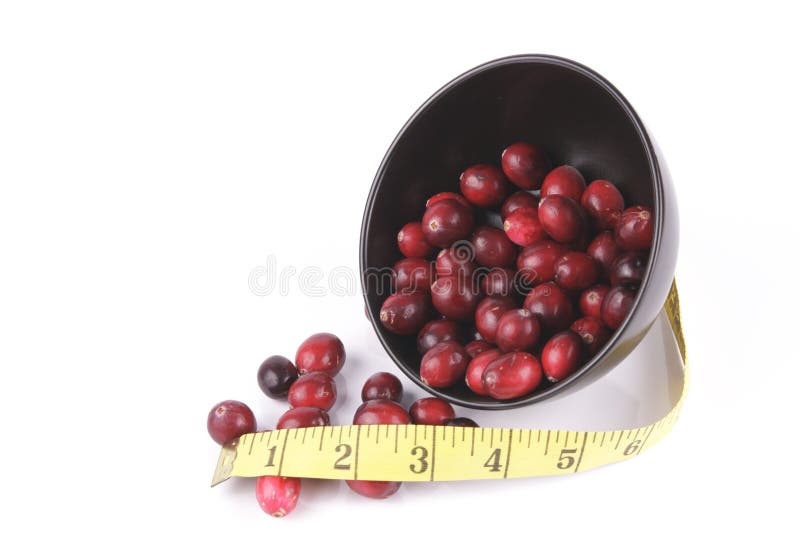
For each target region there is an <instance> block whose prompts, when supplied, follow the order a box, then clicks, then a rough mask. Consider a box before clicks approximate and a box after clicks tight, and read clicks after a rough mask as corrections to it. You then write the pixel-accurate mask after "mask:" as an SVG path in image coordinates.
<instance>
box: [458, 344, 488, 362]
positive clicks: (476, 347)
mask: <svg viewBox="0 0 800 534" xmlns="http://www.w3.org/2000/svg"><path fill="white" fill-rule="evenodd" d="M493 348H495V347H494V345H492V344H491V343H489V342H488V341H485V340H483V339H476V340H475V341H470V342H469V343H467V344H466V345H464V350H466V351H467V354H469V357H470V358H475V356H477V355H478V354H480V353H481V352H486V351H487V350H492V349H493ZM470 361H472V360H470Z"/></svg>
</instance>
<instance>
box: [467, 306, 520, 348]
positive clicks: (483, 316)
mask: <svg viewBox="0 0 800 534" xmlns="http://www.w3.org/2000/svg"><path fill="white" fill-rule="evenodd" d="M516 307H517V303H516V302H514V299H512V298H511V297H486V298H485V299H483V300H481V301H480V303H479V304H478V307H477V308H476V309H475V327H476V328H477V329H478V332H479V333H480V334H481V336H483V339H485V340H486V341H488V342H489V343H494V342H495V334H496V333H497V326H498V324H499V323H500V317H502V316H503V314H505V313H506V312H508V311H509V310H513V309H514V308H516Z"/></svg>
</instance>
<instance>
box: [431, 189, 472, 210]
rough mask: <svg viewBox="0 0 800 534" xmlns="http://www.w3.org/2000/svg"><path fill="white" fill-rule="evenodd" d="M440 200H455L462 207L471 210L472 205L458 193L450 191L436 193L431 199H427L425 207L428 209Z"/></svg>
mask: <svg viewBox="0 0 800 534" xmlns="http://www.w3.org/2000/svg"><path fill="white" fill-rule="evenodd" d="M440 200H455V201H456V202H458V203H459V204H461V205H462V206H465V207H467V208H470V209H472V204H470V203H469V202H468V201H467V199H466V198H464V197H462V196H461V195H459V194H458V193H453V192H451V191H444V192H442V193H436V194H435V195H433V196H432V197H431V198H429V199H428V200H427V201H426V202H425V207H426V208H429V207H431V206H433V205H434V204H436V203H437V202H439V201H440Z"/></svg>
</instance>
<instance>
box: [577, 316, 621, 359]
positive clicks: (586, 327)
mask: <svg viewBox="0 0 800 534" xmlns="http://www.w3.org/2000/svg"><path fill="white" fill-rule="evenodd" d="M569 329H570V330H572V331H573V332H575V333H576V334H578V335H579V336H581V339H582V340H583V345H584V347H586V354H587V356H589V357H592V356H594V355H595V354H597V353H598V352H599V351H600V349H601V348H603V345H605V344H606V342H607V341H608V340H609V339H611V332H609V331H608V329H607V328H606V327H605V325H604V324H603V321H601V320H600V319H598V318H597V317H581V318H580V319H578V320H577V321H575V322H574V323H572V326H570V327H569Z"/></svg>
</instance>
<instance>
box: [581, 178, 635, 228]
mask: <svg viewBox="0 0 800 534" xmlns="http://www.w3.org/2000/svg"><path fill="white" fill-rule="evenodd" d="M580 202H581V206H582V207H583V209H585V210H586V213H588V214H589V217H591V219H592V222H594V225H595V227H597V228H598V229H600V230H613V229H614V226H616V223H617V221H618V220H619V216H620V214H621V213H622V210H623V209H625V200H624V199H623V198H622V193H620V192H619V189H617V188H616V187H615V186H614V184H612V183H611V182H608V181H606V180H594V181H593V182H591V183H590V184H589V185H588V186H587V187H586V190H585V191H584V192H583V195H582V196H581V199H580Z"/></svg>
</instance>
